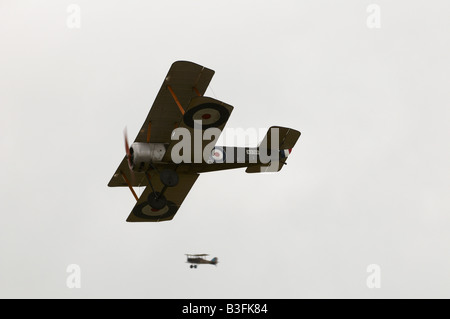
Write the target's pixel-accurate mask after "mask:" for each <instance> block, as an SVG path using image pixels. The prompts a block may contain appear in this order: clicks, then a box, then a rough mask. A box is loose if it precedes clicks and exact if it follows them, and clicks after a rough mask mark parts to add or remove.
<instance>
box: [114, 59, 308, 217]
mask: <svg viewBox="0 0 450 319" xmlns="http://www.w3.org/2000/svg"><path fill="white" fill-rule="evenodd" d="M213 75H214V71H213V70H210V69H208V68H205V67H203V66H201V65H198V64H195V63H192V62H187V61H177V62H175V63H173V64H172V66H171V68H170V70H169V73H168V74H167V76H166V77H165V79H164V82H163V84H162V86H161V88H160V90H159V92H158V95H157V96H156V99H155V102H154V103H153V106H152V108H151V110H150V112H149V114H148V116H147V118H146V119H145V121H144V124H143V125H142V128H141V130H140V131H139V133H138V135H137V137H136V139H135V140H134V143H133V144H132V145H131V147H130V146H129V144H128V140H127V136H126V131H125V132H124V135H125V150H126V155H125V157H124V158H123V160H122V162H121V163H120V165H119V167H118V168H117V169H116V171H115V173H114V175H113V177H112V178H111V180H110V181H109V183H108V186H110V187H118V186H125V187H126V186H128V187H129V189H130V190H131V192H132V194H133V196H134V197H135V198H136V200H137V203H136V205H135V206H134V208H133V210H132V211H131V213H130V215H129V217H128V219H127V221H128V222H159V221H167V220H171V219H172V218H173V217H174V216H175V214H176V213H177V211H178V209H179V208H180V206H181V204H182V203H183V200H184V199H185V198H186V196H187V194H188V193H189V191H190V189H191V188H192V186H193V185H194V183H195V181H196V180H197V178H198V176H199V174H201V173H205V172H212V171H218V170H226V169H233V168H241V167H246V172H247V173H258V172H265V171H279V170H281V168H282V167H283V165H284V164H285V162H286V159H287V157H288V155H289V154H290V152H291V150H292V148H293V147H294V145H295V143H296V142H297V140H298V138H299V137H300V132H299V131H296V130H294V129H290V128H285V127H279V126H273V127H271V128H270V129H269V131H268V133H267V135H266V136H265V138H264V139H263V141H262V142H261V143H260V144H259V146H258V147H254V148H248V147H245V148H244V147H219V146H215V145H214V143H215V140H213V141H211V139H210V140H207V139H201V141H200V143H197V144H201V145H196V144H195V143H192V144H190V145H191V149H190V151H192V152H191V153H192V157H195V156H197V155H198V154H197V153H199V152H200V153H201V152H203V153H204V151H205V150H207V147H209V148H211V152H210V153H209V154H210V156H209V157H207V158H205V156H200V158H201V160H200V161H198V160H197V161H196V160H192V161H182V162H179V161H176V160H174V158H173V156H172V153H174V152H173V150H175V148H176V147H177V143H179V142H180V141H179V140H174V138H173V137H174V135H175V131H176V130H179V129H183V130H184V131H185V132H188V133H191V134H190V136H192V139H194V136H195V134H198V133H197V132H198V131H201V132H205V131H206V130H208V129H218V130H220V131H221V130H223V128H224V126H225V124H226V122H227V120H228V118H229V117H230V114H231V112H232V110H233V107H232V106H231V105H228V104H226V103H223V102H221V101H218V100H216V99H213V98H211V97H206V96H203V94H204V93H205V91H206V89H207V87H208V85H209V82H210V81H211V79H212V77H213ZM199 122H200V123H201V126H200V128H199V127H198V124H197V123H199ZM220 131H219V132H220ZM219 134H220V133H219ZM184 138H185V137H183V139H184ZM194 142H195V141H194ZM184 151H185V150H183V151H182V152H181V153H183V152H184ZM181 153H180V154H181ZM186 154H188V153H186ZM263 154H266V156H265V158H267V155H269V156H270V158H269V160H265V159H264V160H263ZM183 155H184V153H183ZM137 186H144V187H145V190H144V191H143V193H142V195H141V196H140V197H138V196H137V194H136V192H135V191H134V189H133V187H137Z"/></svg>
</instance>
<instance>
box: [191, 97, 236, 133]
mask: <svg viewBox="0 0 450 319" xmlns="http://www.w3.org/2000/svg"><path fill="white" fill-rule="evenodd" d="M229 117H230V112H229V111H228V109H227V108H226V107H225V106H223V105H221V104H216V103H203V104H200V105H197V106H195V107H193V108H191V109H190V110H188V111H187V112H186V113H185V114H184V116H183V120H184V123H185V124H186V125H187V126H189V127H192V128H194V124H195V122H196V121H199V122H201V123H202V130H206V129H208V128H211V127H219V126H220V125H222V124H223V123H225V122H226V121H227V120H228V118H229Z"/></svg>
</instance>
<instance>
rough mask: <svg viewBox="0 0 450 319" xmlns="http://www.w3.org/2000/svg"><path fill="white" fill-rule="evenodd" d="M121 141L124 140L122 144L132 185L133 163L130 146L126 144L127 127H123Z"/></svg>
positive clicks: (133, 179)
mask: <svg viewBox="0 0 450 319" xmlns="http://www.w3.org/2000/svg"><path fill="white" fill-rule="evenodd" d="M123 139H124V142H125V153H126V155H127V161H128V168H129V169H130V178H131V182H132V183H133V184H134V181H135V176H134V171H133V163H132V157H133V155H132V154H131V150H130V144H129V143H128V133H127V127H126V126H125V128H124V130H123Z"/></svg>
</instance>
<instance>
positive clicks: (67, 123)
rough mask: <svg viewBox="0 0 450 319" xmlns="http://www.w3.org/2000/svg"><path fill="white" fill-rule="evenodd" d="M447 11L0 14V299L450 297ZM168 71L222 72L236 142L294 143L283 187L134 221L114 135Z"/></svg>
mask: <svg viewBox="0 0 450 319" xmlns="http://www.w3.org/2000/svg"><path fill="white" fill-rule="evenodd" d="M71 4H75V5H76V6H75V7H74V6H70V5H71ZM371 4H376V6H370V5H371ZM73 8H78V9H79V10H80V11H79V14H80V15H79V17H80V20H79V21H80V24H79V25H77V20H76V19H75V20H73V16H71V15H72V14H74V12H75V11H76V10H75V11H74V9H73ZM374 8H375V9H374ZM68 9H69V10H68ZM368 9H369V10H368ZM377 10H379V11H377ZM449 11H450V3H449V2H448V1H446V0H442V1H438V0H436V1H432V2H430V1H424V0H423V1H417V0H416V1H411V0H409V1H406V0H404V1H403V0H397V1H386V0H383V1H382V0H377V1H365V0H347V1H333V0H321V1H215V0H204V1H202V0H196V1H186V0H182V1H151V2H150V1H111V0H108V1H106V0H104V1H95V2H94V1H60V0H58V1H56V0H54V1H12V0H0V132H1V134H0V149H1V152H2V156H1V159H0V161H1V167H2V168H3V171H2V173H1V176H2V178H1V181H0V187H1V188H0V196H1V200H0V212H1V222H0V297H3V298H5V297H62V298H79V297H88V298H93V297H107V298H108V297H138V298H305V297H306V298H310V297H319V298H329V297H340V298H349V297H361V298H381V297H387V298H393V297H446V298H448V297H450V255H449V243H450V217H449V214H450V196H449V193H450V183H449V181H450V166H449V163H450V147H449V138H450V129H449V122H450V121H449V120H450V108H449V104H450V90H449V82H450V81H449V74H450V33H449V31H450V20H449ZM377 12H379V15H377ZM374 15H375V16H374ZM378 17H379V18H380V19H379V20H377V18H378ZM374 19H375V20H374ZM378 22H379V23H378ZM78 26H79V28H78ZM176 60H189V61H193V62H196V63H198V64H201V65H204V66H206V67H208V68H211V69H213V70H215V71H216V74H215V76H214V78H213V80H212V82H211V86H210V89H208V91H207V93H206V95H209V96H212V97H215V98H217V99H219V100H222V101H224V102H226V103H229V104H231V105H233V106H234V107H235V109H234V111H233V114H232V115H231V117H230V120H229V121H228V124H227V127H230V128H243V129H247V128H257V129H258V128H267V127H269V126H271V125H281V126H287V127H292V128H295V129H297V130H299V131H301V132H302V136H301V138H300V140H299V141H298V143H297V145H296V147H295V149H294V150H293V153H292V154H291V156H290V157H289V160H288V164H289V165H287V166H286V167H285V168H283V170H282V171H281V172H280V173H277V174H246V173H245V171H244V170H235V171H226V172H217V173H208V174H204V175H202V176H200V178H199V179H198V181H197V183H196V184H195V186H194V188H193V189H192V191H191V193H190V194H189V196H188V197H187V198H186V200H185V202H184V204H183V206H182V208H181V209H180V210H179V212H178V213H177V215H176V216H175V218H174V219H173V220H172V221H171V222H163V223H141V224H132V223H126V222H125V219H126V218H127V216H128V214H129V213H130V211H131V209H132V207H133V205H134V203H135V200H134V198H133V197H132V195H131V193H130V192H129V191H128V189H126V188H108V187H107V186H106V185H107V183H108V181H109V179H110V178H111V176H112V174H113V173H114V171H115V169H116V167H117V165H118V164H119V162H120V160H121V159H122V158H123V156H124V148H123V137H122V131H123V128H124V127H125V126H127V127H128V133H129V136H130V137H131V138H134V137H135V136H136V134H137V132H138V130H139V129H140V127H141V125H142V123H143V121H144V119H145V117H146V116H147V114H148V111H149V109H150V106H151V105H152V103H153V100H154V98H155V96H156V94H157V92H158V90H159V88H160V86H161V83H162V81H163V79H164V76H165V75H166V74H167V71H168V70H169V67H170V65H171V64H172V63H173V62H174V61H176ZM273 185H277V187H273ZM138 191H139V190H138ZM141 191H142V190H141ZM184 253H209V254H211V255H212V256H211V257H213V256H217V257H219V262H220V263H219V265H218V266H217V267H213V266H209V265H205V266H200V267H199V268H198V269H197V270H191V269H189V267H188V265H187V264H185V257H184ZM71 264H76V265H79V266H80V269H81V288H80V289H69V288H68V287H67V285H66V279H67V277H68V276H69V274H68V273H67V272H66V269H67V266H68V265H71ZM372 264H375V265H378V266H379V267H380V268H379V269H380V271H381V273H380V280H381V287H380V288H378V289H377V288H375V289H369V287H368V286H367V284H366V281H367V278H368V276H369V275H371V274H370V273H368V272H367V267H368V266H369V265H372Z"/></svg>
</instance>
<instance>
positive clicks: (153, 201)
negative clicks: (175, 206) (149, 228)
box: [147, 192, 167, 210]
mask: <svg viewBox="0 0 450 319" xmlns="http://www.w3.org/2000/svg"><path fill="white" fill-rule="evenodd" d="M147 201H148V204H149V205H150V207H151V208H154V209H158V210H159V209H163V208H164V207H166V205H167V200H166V198H165V197H164V195H161V194H160V193H158V192H154V193H150V195H148V198H147Z"/></svg>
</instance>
